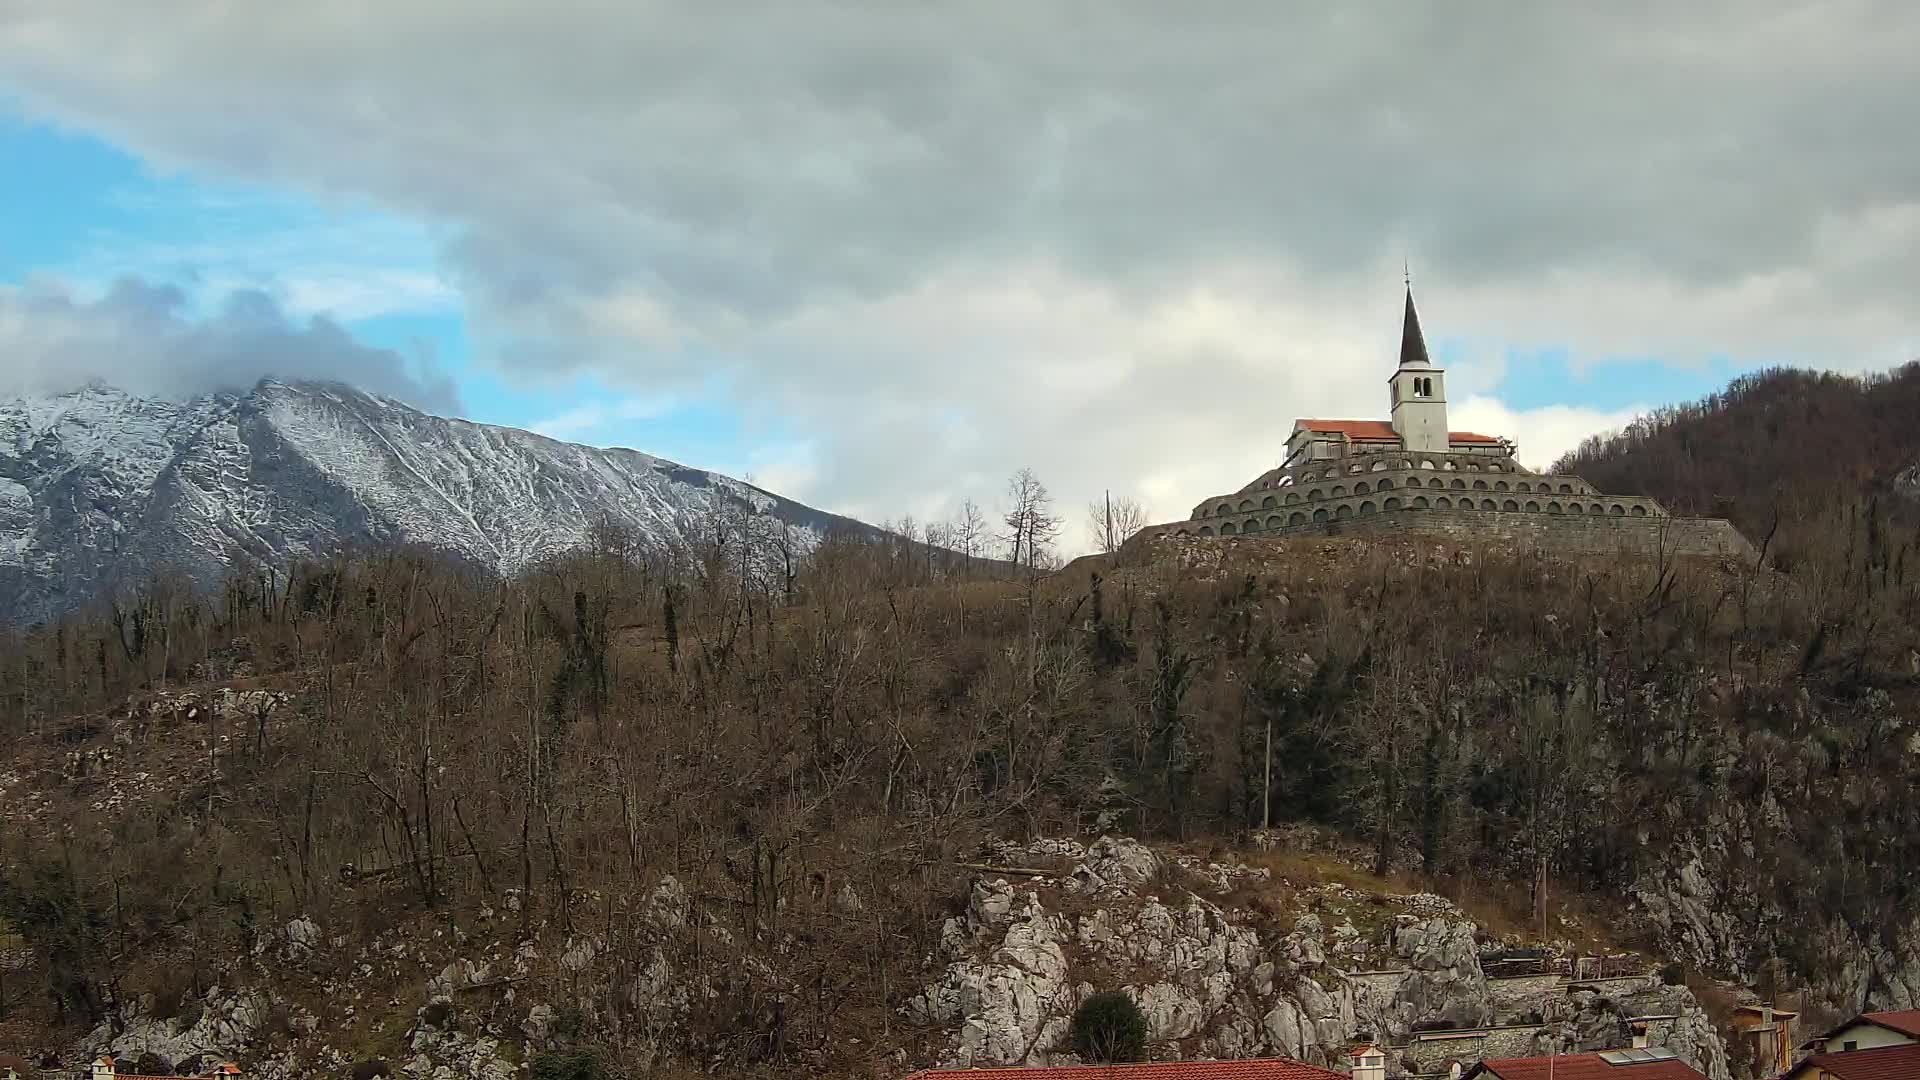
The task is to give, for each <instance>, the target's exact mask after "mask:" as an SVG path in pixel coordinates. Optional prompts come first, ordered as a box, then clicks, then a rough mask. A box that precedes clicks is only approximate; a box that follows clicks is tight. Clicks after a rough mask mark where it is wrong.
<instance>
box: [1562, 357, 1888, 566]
mask: <svg viewBox="0 0 1920 1080" xmlns="http://www.w3.org/2000/svg"><path fill="white" fill-rule="evenodd" d="M1917 463H1920V362H1916V363H1911V364H1907V365H1906V366H1904V367H1901V368H1898V369H1896V370H1894V371H1892V372H1888V373H1886V374H1883V375H1882V374H1876V375H1867V376H1859V377H1855V376H1846V375H1835V374H1832V373H1827V372H1816V371H1803V370H1796V369H1788V368H1781V369H1775V370H1771V371H1763V372H1759V373H1756V374H1753V375H1744V376H1741V377H1740V378H1738V379H1736V380H1734V381H1733V383H1732V384H1731V385H1729V386H1728V387H1727V389H1726V390H1724V391H1722V392H1721V393H1718V394H1714V395H1712V396H1710V397H1707V398H1705V399H1703V400H1701V401H1698V402H1693V403H1690V404H1685V405H1675V406H1669V407H1667V408H1663V409H1658V410H1656V411H1654V412H1653V413H1652V414H1650V415H1648V416H1646V417H1643V418H1642V419H1640V420H1638V421H1636V422H1635V423H1633V424H1632V425H1630V426H1629V427H1628V428H1627V429H1626V430H1625V431H1624V432H1621V433H1619V434H1616V435H1611V436H1600V435H1596V436H1594V437H1593V438H1590V439H1588V440H1587V441H1586V442H1585V443H1583V444H1582V445H1581V446H1580V447H1579V448H1578V449H1577V450H1574V451H1573V452H1571V453H1569V454H1567V455H1566V456H1564V457H1562V458H1561V459H1560V460H1559V461H1558V462H1556V463H1555V464H1554V467H1553V470H1552V471H1554V472H1570V473H1575V474H1577V475H1579V476H1582V477H1585V478H1586V479H1587V480H1589V481H1592V482H1593V483H1594V484H1595V485H1598V486H1599V487H1600V488H1601V489H1602V490H1604V491H1612V492H1618V493H1620V494H1622V495H1651V496H1653V497H1655V498H1658V499H1661V500H1662V501H1664V502H1665V503H1666V504H1667V506H1668V508H1669V509H1671V510H1673V511H1674V512H1675V513H1679V514H1712V515H1723V516H1727V517H1731V518H1732V519H1733V522H1734V524H1735V525H1737V526H1739V527H1740V529H1741V530H1742V531H1743V532H1745V533H1746V534H1747V535H1748V536H1749V537H1752V538H1753V539H1754V541H1755V543H1759V542H1760V541H1761V540H1762V539H1764V538H1765V537H1766V536H1767V535H1768V533H1769V532H1770V531H1773V529H1774V526H1775V523H1776V521H1777V522H1778V523H1779V525H1780V527H1781V531H1780V532H1779V533H1778V534H1777V535H1776V540H1777V541H1780V542H1782V544H1783V545H1784V546H1786V547H1787V548H1788V549H1789V550H1790V551H1791V552H1795V553H1797V552H1799V551H1801V550H1802V549H1804V548H1807V547H1809V546H1812V545H1815V544H1817V543H1819V542H1821V533H1822V531H1823V530H1824V529H1825V528H1826V527H1827V526H1828V525H1830V524H1831V523H1833V522H1834V521H1837V520H1839V519H1840V518H1843V517H1844V516H1845V515H1847V514H1848V513H1851V512H1855V511H1856V510H1860V509H1863V508H1864V507H1865V506H1866V505H1868V504H1869V503H1871V502H1872V501H1873V497H1874V496H1876V495H1885V494H1887V493H1888V491H1889V488H1890V486H1891V485H1892V484H1893V483H1894V482H1895V480H1896V478H1898V477H1899V476H1900V475H1901V474H1902V473H1903V472H1906V471H1908V470H1911V469H1913V468H1914V466H1915V465H1916V464H1917Z"/></svg>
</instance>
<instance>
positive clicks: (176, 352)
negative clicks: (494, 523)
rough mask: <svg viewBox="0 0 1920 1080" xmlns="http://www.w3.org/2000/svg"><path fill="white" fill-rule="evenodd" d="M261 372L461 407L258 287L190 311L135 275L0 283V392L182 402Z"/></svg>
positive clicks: (453, 396) (432, 407)
mask: <svg viewBox="0 0 1920 1080" xmlns="http://www.w3.org/2000/svg"><path fill="white" fill-rule="evenodd" d="M266 376H275V377H279V378H283V379H333V380H338V381H341V382H347V383H351V384H353V385H355V386H358V387H360V388H361V389H364V390H367V391H370V392H372V393H376V394H384V395H386V396H388V397H394V398H399V399H401V400H403V401H408V402H411V403H413V404H415V405H418V406H419V407H421V408H424V409H427V410H429V411H433V412H438V413H443V414H444V413H455V412H458V411H459V408H460V399H459V395H458V394H457V393H456V392H455V390H454V388H453V385H452V384H451V383H450V382H449V381H447V380H446V378H445V377H444V376H440V375H433V374H421V373H416V372H414V371H411V370H409V365H408V363H407V361H406V359H405V358H404V357H402V356H401V355H400V354H398V353H396V352H393V351H392V350H389V349H380V348H375V347H372V346H369V345H366V344H364V343H362V342H360V341H357V340H355V339H354V338H353V337H352V336H351V335H350V334H348V333H347V332H346V331H345V330H344V329H342V328H341V327H340V326H339V324H337V323H335V322H334V321H332V320H331V319H328V318H326V317H324V316H316V317H313V318H311V319H308V320H306V321H305V322H298V321H296V320H294V319H293V318H291V317H290V316H288V314H287V313H286V312H285V311H283V310H282V309H281V307H280V305H279V304H278V303H277V302H276V301H275V300H274V299H273V298H271V297H270V296H268V295H267V294H265V293H263V292H257V291H249V290H242V291H236V292H233V293H231V294H230V295H229V296H228V297H227V298H226V301H225V302H224V303H223V304H222V305H220V306H219V308H218V310H216V311H214V312H212V313H209V314H206V315H198V314H196V313H194V312H192V311H190V310H189V305H188V303H187V297H186V294H185V293H184V292H182V291H181V290H180V289H179V288H177V287H174V286H170V285H159V284H154V283H151V282H147V281H144V280H141V279H139V278H122V279H121V280H120V281H118V282H117V283H115V284H114V286H113V287H112V288H111V289H110V290H109V291H108V292H107V293H106V295H104V296H101V297H100V298H98V299H94V300H87V299H81V298H77V297H75V296H74V295H72V294H71V293H70V292H68V291H66V290H65V289H63V288H60V287H58V286H55V285H50V284H36V285H33V286H29V287H24V288H14V287H6V286H0V395H19V394H45V393H60V392H63V391H67V390H73V389H76V388H78V387H80V386H83V385H85V384H87V383H90V382H105V383H110V384H112V385H114V386H117V387H119V388H121V389H123V390H127V391H129V392H131V393H134V394H140V395H147V396H154V397H164V398H171V399H174V400H182V399H185V398H190V397H193V396H196V395H199V394H205V393H209V392H212V391H217V390H246V389H247V388H249V387H251V386H252V385H253V384H254V383H256V382H258V381H259V380H260V379H261V378H263V377H266Z"/></svg>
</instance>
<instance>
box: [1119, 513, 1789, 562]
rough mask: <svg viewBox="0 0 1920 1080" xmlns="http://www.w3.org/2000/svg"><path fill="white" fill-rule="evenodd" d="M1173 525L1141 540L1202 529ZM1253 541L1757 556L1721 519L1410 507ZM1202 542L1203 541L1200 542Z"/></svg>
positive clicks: (1317, 523)
mask: <svg viewBox="0 0 1920 1080" xmlns="http://www.w3.org/2000/svg"><path fill="white" fill-rule="evenodd" d="M1202 524H1204V523H1200V522H1176V523H1174V524H1171V525H1158V526H1154V527H1152V528H1149V529H1145V530H1142V531H1141V533H1140V534H1139V535H1138V536H1137V537H1136V539H1137V540H1139V541H1141V542H1146V541H1151V540H1154V539H1158V538H1161V537H1165V536H1168V535H1172V534H1175V533H1177V532H1179V531H1181V530H1185V529H1191V528H1194V527H1196V526H1199V525H1202ZM1254 535H1255V536H1353V537H1367V536H1434V537H1442V538H1445V539H1448V540H1453V541H1457V542H1460V543H1473V542H1496V543H1505V544H1518V545H1532V546H1536V547H1540V548H1543V549H1547V550H1550V551H1554V552H1559V553H1563V554H1573V555H1612V554H1617V553H1620V552H1638V553H1643V554H1649V555H1651V554H1655V553H1657V552H1660V551H1663V550H1664V551H1665V552H1666V553H1668V554H1670V555H1725V556H1731V557H1734V558H1741V559H1752V558H1754V557H1755V554H1756V553H1755V551H1754V549H1753V545H1752V544H1751V543H1749V542H1748V541H1747V538H1746V537H1744V536H1742V535H1740V531H1739V530H1738V529H1735V528H1734V527H1733V524H1732V523H1731V522H1729V521H1726V520H1725V519H1723V518H1694V517H1652V516H1648V517H1634V516H1624V517H1623V516H1619V515H1613V514H1605V515H1602V514H1585V515H1579V516H1574V515H1567V514H1545V513H1527V512H1524V511H1522V512H1519V513H1509V512H1490V511H1485V510H1437V509H1414V508H1409V507H1403V508H1398V509H1394V510H1381V511H1378V512H1376V513H1369V514H1366V515H1364V516H1360V517H1350V518H1340V519H1336V520H1332V521H1315V522H1309V523H1307V524H1304V525H1296V526H1292V527H1288V528H1282V529H1269V530H1266V531H1264V532H1260V533H1256V534H1254ZM1202 539H1204V537H1202Z"/></svg>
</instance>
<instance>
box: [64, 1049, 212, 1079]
mask: <svg viewBox="0 0 1920 1080" xmlns="http://www.w3.org/2000/svg"><path fill="white" fill-rule="evenodd" d="M87 1077H88V1080H239V1078H240V1066H238V1065H235V1064H234V1063H233V1062H231V1061H228V1062H223V1063H221V1064H220V1065H217V1066H215V1067H214V1068H212V1069H210V1070H208V1071H207V1072H204V1073H201V1074H200V1075H199V1076H148V1075H146V1074H144V1073H128V1072H121V1071H119V1069H118V1068H116V1067H115V1065H114V1059H113V1055H112V1054H106V1055H103V1056H101V1057H98V1058H95V1059H94V1062H93V1066H92V1068H91V1069H90V1070H89V1072H88V1074H87Z"/></svg>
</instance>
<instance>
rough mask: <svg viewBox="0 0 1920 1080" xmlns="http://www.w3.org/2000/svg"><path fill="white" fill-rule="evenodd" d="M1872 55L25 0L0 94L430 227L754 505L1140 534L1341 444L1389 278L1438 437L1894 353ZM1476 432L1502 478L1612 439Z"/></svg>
mask: <svg viewBox="0 0 1920 1080" xmlns="http://www.w3.org/2000/svg"><path fill="white" fill-rule="evenodd" d="M1915 55H1920V13H1916V11H1915V9H1913V8H1912V6H1911V5H1907V4H1902V3H1897V2H1888V3H1870V2H1846V0H1837V2H1827V3H1801V2H1760V0H1721V2H1705V3H1699V4H1689V5H1678V6H1676V5H1642V4H1612V5H1589V6H1572V5H1537V4H1510V3H1499V4H1495V3H1465V4H1450V5H1409V4H1402V3H1394V2H1386V0H1379V2H1359V3H1342V4H1337V5H1328V6H1326V7H1325V8H1324V9H1321V10H1319V11H1317V12H1306V13H1302V12H1301V11H1300V10H1298V9H1294V8H1288V7H1286V6H1284V5H1274V4H1271V3H1260V2H1246V3H1224V2H1223V3H1202V4H1196V5H1187V6H1184V7H1175V6H1170V5H1167V4H1164V3H1157V2H1147V0H1139V2H1132V3H1128V2H1120V3H1108V4H1099V5H1084V4H1066V3H1055V4H1050V3H1034V2H1032V0H1007V2H986V3H965V4H961V3H955V4H943V5H936V4H877V3H876V4H858V3H822V2H807V0H800V2H792V0H786V2H779V3H773V2H746V0H742V2H736V3H726V4H692V3H688V4H674V3H618V4H612V3H602V2H592V0H559V2H555V3H547V4H539V5H526V4H520V3H508V2H505V0H501V2H497V3H474V2H472V0H406V2H391V0H389V2H383V3H378V4H375V3H372V2H371V0H369V2H366V3H359V4H355V3H343V4H328V5H306V6H297V5H296V6H292V7H288V6H285V5H231V4H223V3H221V4H216V3H213V2H211V0H207V2H189V0H181V2H176V3H160V4H151V5H134V6H129V5H125V4H122V3H117V2H111V0H67V2H65V3H62V4H59V5H48V6H45V7H43V8H41V9H40V10H39V12H38V13H36V14H24V15H16V16H14V21H13V22H12V23H11V24H10V25H8V24H0V87H4V88H5V89H9V90H11V91H12V92H13V93H14V94H15V95H16V96H17V98H18V100H20V101H22V102H24V103H25V104H26V106H27V107H28V108H29V109H32V110H35V111H36V112H39V113H43V114H45V115H48V116H53V117H57V118H60V119H62V120H64V121H67V122H71V123H75V124H79V125H82V126H84V127H87V128H89V129H91V130H95V131H99V132H102V133H103V134H105V135H107V136H109V137H111V138H113V139H116V140H117V141H120V142H123V143H125V144H128V145H131V146H133V147H136V148H138V149H140V150H141V151H142V152H144V153H148V154H151V155H154V156H156V157H158V158H160V159H162V160H166V161H175V162H184V163H190V164H194V165H198V166H201V167H206V168H212V169H217V170H220V171H222V172H223V173H228V174H233V175H241V176H246V177H250V178H255V179H264V180H269V181H277V182H283V183H288V184H292V185H295V186H298V187H301V188H304V189H307V190H312V191H322V192H351V193H356V194H365V195H369V196H371V197H373V198H374V199H376V200H378V201H379V202H380V203H382V204H384V205H386V206H388V207H390V208H393V209H395V210H397V211H400V212H402V213H407V214H412V215H417V216H419V217H421V218H424V219H428V220H431V221H434V222H436V223H440V224H444V225H447V226H450V227H451V229H452V231H453V233H454V234H455V235H456V236H457V239H456V240H455V241H454V242H453V243H452V245H451V247H450V249H449V251H448V253H447V254H448V257H449V259H450V260H451V263H452V265H453V267H454V268H455V276H456V279H457V280H458V282H459V284H460V287H461V288H462V289H463V291H464V293H465V295H466V297H467V300H468V310H469V311H470V312H471V313H472V315H473V317H474V318H475V319H476V320H477V322H478V323H479V324H480V329H481V331H482V340H486V341H495V342H502V343H504V345H503V346H502V355H501V356H500V357H499V359H500V360H502V361H503V362H511V363H516V364H523V365H532V366H537V367H539V368H542V369H547V370H555V371H564V370H568V369H588V370H594V371H597V372H599V373H601V374H603V375H607V376H610V377H613V378H615V379H625V380H627V381H629V382H630V383H631V384H632V385H634V386H635V387H636V388H638V389H640V390H644V389H645V388H646V387H649V386H652V385H656V384H657V383H659V382H660V381H662V380H666V379H672V378H679V377H683V376H686V375H688V374H689V373H692V372H707V371H711V370H712V369H714V368H715V367H723V368H725V369H728V370H730V371H731V372H733V373H734V374H736V375H737V376H738V379H737V380H736V385H737V386H739V387H740V388H741V391H740V392H741V394H742V395H743V400H744V401H745V403H746V404H749V405H756V406H760V407H765V408H768V409H772V410H777V411H778V412H780V413H781V414H782V415H783V416H786V417H789V418H790V419H791V421H792V423H793V425H794V426H796V427H797V428H798V429H800V430H801V431H802V432H803V433H807V434H810V436H811V446H810V448H809V449H808V450H807V451H806V454H805V456H806V459H807V460H806V461H804V462H796V463H794V466H793V468H792V469H791V470H788V473H787V474H788V475H791V476H794V477H796V483H803V482H805V483H811V484H812V485H813V486H812V488H811V489H810V490H809V489H803V490H797V491H795V492H794V494H798V495H803V496H813V497H815V498H821V499H824V500H826V501H827V502H829V503H831V504H833V505H835V506H837V507H840V508H844V509H849V510H853V511H857V512H862V513H867V514H890V513H894V512H898V511H901V510H907V509H911V510H913V511H914V512H916V513H921V514H925V513H928V512H930V511H931V510H933V509H935V508H936V507H937V506H938V505H939V504H941V503H944V502H949V501H951V499H952V498H953V497H954V496H955V495H956V494H957V493H959V492H961V491H963V490H967V489H968V485H974V487H973V490H977V484H978V483H981V482H985V480H983V479H979V478H990V477H993V476H996V475H999V474H1002V473H1004V471H1005V470H1006V469H1007V468H1008V467H1010V466H1014V465H1018V464H1023V463H1031V464H1033V465H1035V466H1036V467H1038V468H1039V469H1040V470H1041V471H1042V473H1043V475H1045V476H1048V477H1052V478H1053V479H1054V482H1055V487H1056V488H1058V489H1060V490H1062V491H1063V492H1064V493H1066V494H1069V495H1071V496H1074V497H1076V498H1077V497H1084V496H1088V495H1091V494H1092V493H1094V492H1095V491H1097V490H1098V489H1099V488H1100V487H1102V486H1106V485H1112V486H1116V487H1123V488H1133V489H1135V490H1138V491H1141V492H1142V493H1145V494H1148V495H1149V496H1150V497H1152V498H1153V499H1154V500H1155V501H1156V509H1158V510H1160V511H1162V512H1163V513H1171V512H1177V511H1180V510H1182V509H1184V508H1185V506H1186V505H1188V504H1189V503H1191V502H1193V501H1197V500H1198V499H1199V498H1200V497H1202V496H1205V495H1208V494H1211V493H1212V492H1213V491H1214V490H1217V489H1219V488H1221V487H1223V486H1232V485H1234V484H1237V483H1239V482H1240V480H1241V479H1243V477H1241V476H1240V470H1244V469H1246V468H1248V467H1250V466H1257V465H1259V464H1263V463H1269V462H1270V459H1271V456H1272V454H1273V452H1274V451H1275V449H1276V447H1277V444H1278V441H1279V439H1280V438H1281V437H1282V436H1283V434H1284V427H1285V425H1286V424H1287V423H1288V421H1289V420H1290V418H1291V417H1292V416H1294V415H1300V414H1310V413H1325V412H1353V413H1359V414H1362V415H1371V414H1375V413H1378V412H1380V411H1381V404H1380V401H1379V399H1380V397H1381V388H1380V381H1381V379H1382V378H1383V376H1384V370H1383V368H1382V365H1384V364H1387V363H1389V358H1390V357H1391V355H1392V346H1393V342H1392V335H1393V333H1394V332H1395V330H1396V329H1397V312H1398V296H1397V295H1396V293H1395V288H1396V286H1397V278H1398V271H1399V268H1400V266H1401V261H1402V259H1403V258H1406V259H1411V260H1412V262H1413V264H1414V266H1415V269H1416V272H1417V276H1418V280H1419V281H1421V282H1425V283H1427V284H1426V285H1425V286H1424V288H1423V294H1424V296H1425V297H1426V300H1427V311H1428V313H1429V322H1430V327H1429V328H1430V332H1431V333H1433V334H1434V335H1435V337H1436V338H1437V339H1439V340H1442V341H1450V342H1451V344H1452V346H1453V347H1454V351H1455V353H1456V354H1457V355H1459V356H1461V357H1463V358H1464V359H1466V360H1467V361H1468V364H1467V366H1466V368H1465V369H1464V370H1462V371H1460V372H1458V373H1457V374H1456V377H1455V378H1454V380H1453V384H1452V385H1453V387H1454V391H1455V396H1456V398H1465V397H1469V396H1472V395H1473V394H1474V393H1475V392H1476V391H1484V390H1486V389H1487V388H1488V387H1490V386H1491V385H1492V384H1493V380H1494V378H1495V377H1496V376H1497V373H1498V371H1499V370H1500V368H1501V365H1502V364H1503V363H1505V362H1506V361H1505V352H1506V350H1507V349H1509V348H1514V347H1522V348H1531V347H1544V346H1563V345H1564V346H1570V347H1572V349H1573V352H1574V354H1575V357H1576V360H1580V361H1585V360H1591V359H1594V358H1604V357H1606V356H1609V355H1634V356H1655V357H1661V358H1665V359H1671V360H1674V361H1677V362H1693V361H1698V360H1700V359H1702V358H1705V357H1708V356H1713V355H1723V354H1731V355H1734V356H1736V357H1739V358H1742V359H1746V360H1750V361H1755V362H1759V361H1765V362H1799V363H1820V364H1825V365H1829V366H1838V367H1865V366H1872V365H1876V364H1885V363H1892V362H1895V361H1897V360H1900V359H1904V358H1907V357H1908V356H1910V355H1912V354H1913V353H1915V352H1920V334H1916V332H1915V317H1914V314H1913V312H1912V310H1911V307H1910V304H1909V301H1908V297H1910V296H1911V295H1914V294H1915V292H1916V291H1920V144H1915V143H1914V142H1913V141H1912V140H1910V139H1907V138H1904V137H1902V133H1903V132H1904V131H1905V130H1906V129H1907V128H1908V127H1909V126H1910V121H1911V117H1910V113H1911V109H1912V104H1913V102H1915V101H1920V65H1916V64H1914V63H1913V62H1912V57H1914V56H1915ZM1576 404H1577V403H1576ZM1648 404H1652V402H1649V403H1648ZM1465 407H1466V406H1465V404H1464V402H1463V408H1465ZM1472 408H1475V409H1479V410H1480V411H1481V415H1485V416H1487V417H1489V418H1490V419H1492V420H1497V421H1499V422H1501V423H1508V424H1513V425H1516V426H1517V428H1518V430H1517V431H1515V432H1514V433H1516V434H1518V435H1520V437H1521V439H1522V442H1523V446H1525V445H1531V446H1532V447H1533V448H1534V450H1535V452H1536V453H1539V454H1542V455H1543V456H1550V453H1548V452H1549V451H1551V450H1552V449H1555V448H1557V447H1558V446H1560V445H1564V444H1565V442H1566V441H1567V440H1568V439H1570V438H1571V437H1573V434H1571V433H1577V431H1578V429H1579V428H1580V426H1581V425H1582V424H1605V423H1612V422H1616V421H1617V419H1618V415H1617V414H1615V413H1611V412H1603V411H1587V412H1581V411H1579V410H1577V409H1576V410H1575V411H1574V412H1573V413H1567V412H1565V411H1562V412H1560V413H1555V414H1553V415H1552V416H1546V415H1544V414H1542V415H1538V416H1534V415H1529V414H1527V413H1514V412H1512V411H1510V410H1506V411H1503V410H1501V409H1500V408H1499V407H1498V405H1497V403H1494V402H1491V401H1484V400H1483V401H1481V402H1480V403H1479V404H1477V405H1474V406H1472ZM1468 415H1472V414H1471V413H1469V414H1468ZM930 433H933V434H930ZM902 440H909V441H914V442H917V443H920V444H922V445H920V446H919V447H918V448H917V449H916V452H915V453H913V454H904V455H903V454H901V453H900V452H899V443H900V442H901V441H902ZM1548 444H1552V445H1548ZM1536 460H1541V458H1536Z"/></svg>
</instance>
